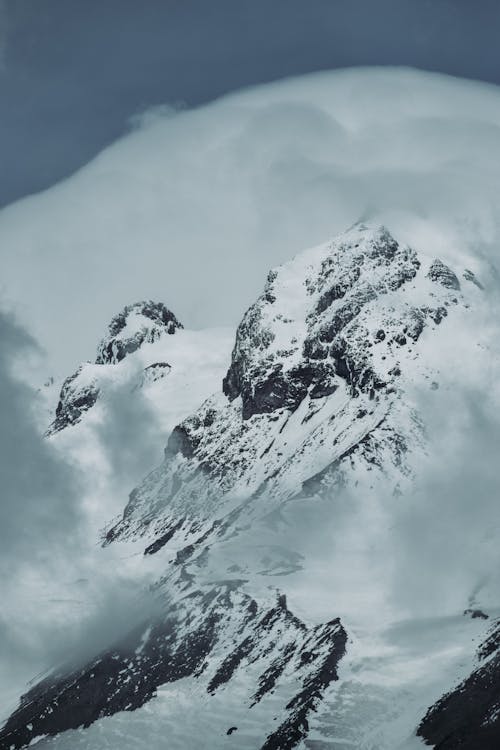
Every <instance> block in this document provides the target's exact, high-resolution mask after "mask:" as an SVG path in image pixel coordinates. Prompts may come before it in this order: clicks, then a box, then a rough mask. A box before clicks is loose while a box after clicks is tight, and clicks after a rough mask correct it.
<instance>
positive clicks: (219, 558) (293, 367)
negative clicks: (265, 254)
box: [0, 224, 499, 750]
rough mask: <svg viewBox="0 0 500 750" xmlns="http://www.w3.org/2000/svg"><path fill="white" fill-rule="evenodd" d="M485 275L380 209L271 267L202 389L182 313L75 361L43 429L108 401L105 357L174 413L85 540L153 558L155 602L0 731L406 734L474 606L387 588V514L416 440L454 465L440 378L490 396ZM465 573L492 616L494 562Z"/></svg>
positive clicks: (398, 553)
mask: <svg viewBox="0 0 500 750" xmlns="http://www.w3.org/2000/svg"><path fill="white" fill-rule="evenodd" d="M469 260H470V262H469ZM460 261H462V258H461V259H460ZM491 283H492V280H491V271H490V269H489V268H488V267H486V266H481V265H480V264H479V263H478V262H477V261H475V259H474V257H471V258H470V259H468V262H467V266H466V267H464V266H463V265H462V264H461V262H460V264H458V263H457V265H456V266H454V267H453V268H452V267H451V266H449V265H447V264H445V263H443V262H442V261H441V260H440V259H439V258H437V257H435V256H433V255H426V254H423V253H421V252H420V251H418V250H416V249H413V248H410V247H408V246H406V245H404V244H401V243H399V242H398V241H397V240H396V239H395V238H394V237H392V236H391V234H390V233H389V232H388V231H387V229H385V228H384V227H367V226H365V225H362V224H361V225H355V226H354V227H352V228H351V229H350V230H348V231H347V232H345V233H344V234H342V235H340V236H339V237H337V238H335V239H334V240H333V241H331V242H328V243H326V244H324V245H321V246H318V247H316V248H313V249H312V250H308V251H306V252H305V253H302V254H300V255H299V256H297V257H296V258H294V259H293V260H292V261H290V262H289V263H287V264H285V265H284V266H281V267H279V268H277V269H275V270H273V271H271V272H270V274H269V276H268V280H267V284H266V286H265V289H264V291H263V293H262V295H261V296H260V297H259V298H258V300H257V301H256V302H255V304H254V305H252V306H251V307H250V309H249V310H248V311H247V313H246V314H245V316H244V317H243V320H242V322H241V324H240V326H239V328H238V331H237V334H236V341H235V344H234V347H233V353H232V357H231V362H230V364H229V369H228V370H227V373H226V374H225V377H224V378H223V379H222V377H220V376H221V374H222V373H220V372H219V390H218V392H216V393H215V395H211V396H208V393H202V391H203V389H204V387H205V386H208V384H209V380H210V378H211V377H212V375H215V372H216V369H217V368H216V367H215V366H214V367H213V368H210V373H207V374H206V375H203V376H202V375H201V374H198V375H196V373H194V372H193V369H194V363H195V358H196V355H199V349H197V348H196V344H197V341H199V340H201V338H202V336H203V335H202V333H201V332H200V333H196V334H195V333H193V332H191V334H190V332H186V331H183V330H181V329H179V328H177V329H176V330H175V332H174V334H173V335H171V334H170V333H169V332H167V335H165V336H163V335H161V336H160V338H159V339H158V340H156V339H155V341H153V342H148V341H147V340H146V339H145V340H144V341H143V342H141V344H140V345H139V347H138V348H137V349H135V351H133V352H130V353H127V356H126V357H124V358H123V359H122V360H120V361H119V362H117V363H115V362H114V360H113V362H112V363H108V364H97V365H86V366H84V368H83V370H82V371H80V372H79V373H78V375H77V377H76V378H75V379H74V380H73V381H70V384H69V385H70V387H69V388H67V389H66V392H65V391H64V389H63V400H62V403H63V407H62V408H61V410H60V413H63V412H64V409H65V408H66V406H65V404H66V403H68V404H71V402H72V399H73V400H74V399H75V398H76V399H78V398H80V395H81V393H82V391H81V390H80V389H85V388H89V387H90V388H93V389H94V392H95V393H97V396H96V399H95V401H94V403H93V404H91V405H90V406H89V408H88V409H86V410H84V411H83V412H82V413H81V414H80V415H79V416H78V420H80V421H79V422H78V424H76V426H71V425H67V426H65V427H64V429H62V430H60V431H57V430H55V432H54V435H53V437H52V438H51V439H57V440H59V439H64V438H65V436H71V434H72V433H73V434H77V432H75V431H82V430H83V429H90V427H91V425H92V424H93V423H94V420H95V422H96V423H97V422H98V421H99V420H103V421H105V419H106V411H105V405H106V402H109V401H110V397H109V392H110V391H109V390H108V389H109V387H110V386H109V379H111V380H112V381H113V382H115V379H116V378H123V382H126V383H127V384H128V385H127V388H126V391H125V392H126V394H127V395H126V399H129V398H131V388H130V384H131V383H132V382H133V383H134V388H143V389H144V390H145V391H146V392H148V393H150V394H151V400H152V401H154V403H155V410H156V411H157V412H158V413H159V414H160V416H159V419H160V422H161V423H163V424H164V425H165V427H168V428H169V430H171V433H170V436H169V438H168V442H167V447H166V450H165V458H164V461H163V463H162V464H161V465H160V466H159V467H158V468H157V469H155V470H153V471H152V472H151V473H150V474H149V475H148V476H147V477H146V478H145V479H144V480H143V481H142V482H141V483H140V484H139V486H138V487H137V488H136V489H135V490H134V491H133V492H132V493H131V495H130V499H129V503H128V505H127V507H126V508H125V512H124V514H123V517H122V518H121V519H120V520H119V521H118V522H117V523H114V524H113V525H112V526H111V527H110V528H109V529H108V531H107V533H106V537H105V540H104V541H105V547H104V549H103V550H102V553H103V554H104V555H106V553H107V552H108V551H110V550H113V549H119V548H120V546H121V545H125V549H128V550H130V551H133V555H134V561H135V562H134V565H136V566H139V567H141V566H144V567H146V568H148V566H149V570H150V572H151V574H152V575H153V576H156V578H155V583H154V586H153V590H154V593H155V596H156V597H157V610H156V611H155V612H154V615H153V614H151V613H147V614H146V613H145V617H144V619H143V620H142V621H141V622H139V623H138V624H136V625H135V627H134V628H132V629H131V631H130V633H129V634H128V635H126V636H124V637H122V638H121V639H119V640H117V641H116V643H114V644H113V645H112V646H111V647H109V648H107V649H104V650H103V651H101V652H100V653H96V654H95V656H94V657H93V658H91V659H88V660H87V661H86V662H85V663H84V664H83V665H82V664H67V665H64V666H61V667H59V668H58V669H57V670H55V671H54V672H53V673H51V674H50V675H49V676H48V677H47V678H46V679H45V680H43V681H42V682H40V683H39V684H37V685H35V686H34V687H33V688H32V689H31V690H30V691H29V692H28V693H27V695H26V696H24V698H23V699H22V701H21V704H20V707H19V709H18V710H17V711H16V712H14V713H13V714H12V716H11V718H10V719H9V721H8V723H7V725H6V727H5V729H4V730H3V731H2V734H0V748H2V750H3V748H7V747H11V746H12V745H13V746H14V747H23V746H25V745H26V744H28V743H29V742H30V741H32V740H34V739H35V738H37V737H42V736H43V735H58V736H57V737H55V738H51V737H46V738H45V739H41V740H40V742H39V746H40V747H54V748H59V749H60V750H62V749H63V748H76V747H81V748H88V750H90V749H91V748H96V747H103V748H104V747H110V748H115V747H120V748H128V747H130V748H132V747H134V748H141V747H152V746H156V745H157V744H158V743H160V742H162V741H163V738H166V737H167V738H168V741H169V745H170V746H171V747H173V748H181V747H182V748H186V747H188V748H193V750H194V748H195V747H196V748H197V747H203V746H206V747H210V748H218V747H221V748H223V747H234V746H238V747H240V746H241V747H247V748H256V749H257V748H266V750H271V749H272V748H275V749H276V750H277V749H278V748H280V749H281V750H285V749H286V748H292V747H301V748H306V747H307V748H323V749H324V748H332V749H333V748H336V749H337V750H338V748H351V747H355V748H359V749H360V750H361V749H363V750H368V749H370V750H375V748H377V750H379V749H380V750H399V748H403V747H406V748H417V747H419V745H421V742H420V740H419V739H418V738H417V736H416V731H417V727H418V726H419V723H420V721H421V719H422V717H423V716H424V714H425V712H426V709H427V708H428V706H429V705H430V704H431V703H433V702H434V701H436V700H437V699H438V698H439V696H440V695H441V694H442V693H443V692H445V691H447V690H449V689H450V688H452V687H453V685H454V684H456V683H458V682H460V681H461V680H464V679H466V678H467V676H468V675H469V673H470V672H471V670H472V669H473V668H474V664H475V661H474V660H475V648H476V646H477V643H478V642H479V641H480V640H481V639H482V638H483V637H484V636H485V634H486V631H487V628H488V626H489V621H488V620H485V619H483V618H482V617H471V616H470V614H467V615H464V614H462V612H463V610H464V609H465V607H466V605H467V600H466V599H465V600H464V601H463V602H462V598H461V597H462V594H463V592H462V590H459V591H458V593H457V594H456V595H453V592H451V591H450V592H448V591H445V590H443V589H442V588H441V589H440V590H439V598H440V601H439V600H438V601H436V600H435V599H432V597H430V598H428V599H425V598H422V597H413V596H412V592H413V591H417V590H418V587H417V585H416V583H415V582H413V581H411V580H409V579H405V580H404V587H405V588H406V589H407V592H408V595H406V593H405V592H403V593H401V591H400V590H399V588H398V586H397V582H398V575H399V569H400V567H402V562H403V561H404V560H405V555H406V554H407V553H408V550H407V549H406V546H405V545H406V544H407V543H408V541H409V540H410V539H411V537H408V536H401V530H402V528H403V525H402V523H403V522H402V519H403V520H405V519H406V515H405V514H406V512H407V509H408V508H411V507H413V504H415V502H418V500H419V496H418V494H416V493H418V489H419V484H422V483H423V481H424V477H425V476H426V473H427V471H428V467H429V466H436V461H435V456H434V455H432V452H433V451H436V449H437V448H438V449H439V451H440V454H439V456H438V462H437V463H438V464H439V465H441V466H442V470H443V471H446V469H447V467H448V466H449V465H450V464H449V453H450V452H451V453H453V451H454V448H455V445H454V443H453V442H452V441H451V437H452V435H453V430H454V425H453V420H452V417H453V418H454V419H459V418H460V417H461V414H460V413H457V414H452V415H451V416H450V409H449V405H452V404H453V403H454V402H453V398H454V397H455V395H456V392H457V390H460V389H466V388H467V387H468V386H469V385H470V384H474V385H475V386H476V387H479V388H482V387H483V386H484V383H485V382H486V381H485V380H484V378H485V377H488V378H489V377H491V379H492V386H491V389H490V391H489V396H490V399H491V403H492V405H494V404H496V403H498V395H499V394H498V386H495V382H498V379H497V378H496V375H495V373H498V361H497V360H496V359H494V357H493V354H492V349H491V345H492V340H491V336H492V335H493V334H494V333H495V332H496V329H495V328H494V327H489V326H488V324H487V320H488V314H489V313H490V312H491V307H488V304H489V302H488V298H487V292H488V285H490V284H491ZM139 328H140V327H139ZM136 335H137V327H135V328H134V329H133V331H132V336H134V337H135V336H136ZM212 335H213V334H212ZM197 337H198V338H197ZM205 340H206V339H205ZM224 340H225V339H224ZM177 342H179V343H178V344H177ZM215 345H218V342H215ZM161 347H163V349H161ZM176 347H178V348H177V349H176ZM112 349H113V352H114V351H115V349H114V348H113V347H112ZM205 351H207V348H206V349H205ZM160 352H161V356H160ZM113 356H114V357H115V355H113ZM115 359H116V357H115ZM228 359H229V358H228ZM196 361H197V362H199V361H200V358H199V357H198V359H197V360H196ZM201 361H202V362H203V364H205V358H204V357H202V358H201ZM219 361H220V360H217V362H219ZM158 362H162V363H164V364H163V366H162V367H161V368H160V372H161V375H162V376H163V377H160V378H159V379H158V380H157V379H156V374H155V373H154V374H153V375H152V376H150V375H149V374H148V373H149V367H150V365H151V364H154V363H158ZM167 364H168V365H170V368H171V369H168V370H167V367H166V365H167ZM214 364H215V363H214ZM96 368H97V369H96ZM101 368H107V369H101ZM176 368H178V378H177V380H174V378H175V377H176V375H175V373H176ZM183 368H184V369H183ZM153 369H155V368H153ZM165 372H166V374H165ZM101 373H102V375H101ZM110 373H112V375H111V374H110ZM116 373H119V374H118V375H117V374H116ZM132 374H133V377H132ZM209 375H210V377H209ZM120 382H121V381H120ZM488 382H489V381H488ZM73 384H74V385H73ZM168 384H172V386H171V389H170V390H168V388H169V385H168ZM173 384H175V388H174V385H173ZM202 385H203V387H202ZM221 385H222V387H221ZM184 386H185V387H186V400H185V401H183V400H182V397H181V395H180V394H182V388H183V387H184ZM163 388H165V391H162V395H161V396H160V395H159V393H160V389H163ZM495 388H496V390H495ZM133 393H135V391H133ZM155 394H156V395H155ZM195 394H196V399H195ZM199 396H201V397H204V396H208V397H207V398H206V400H205V401H204V402H203V403H202V404H201V405H200V401H201V398H198V397H199ZM172 399H173V400H174V401H175V405H174V406H172V403H171V402H172ZM178 399H179V403H178ZM189 399H191V400H192V403H191V405H190V408H189V409H187V406H188V400H189ZM193 402H194V403H193ZM443 405H444V408H443ZM177 407H178V412H176V409H177ZM429 411H430V412H436V413H437V414H442V413H443V414H446V418H447V419H448V420H449V422H450V424H449V425H443V431H442V436H443V437H445V438H446V439H445V440H444V441H443V445H442V446H439V445H438V446H437V445H436V443H432V442H431V438H430V436H429V435H428V434H427V428H428V427H429V426H430V424H431V422H432V419H431V418H430V416H429ZM162 412H163V413H162ZM174 415H175V417H176V419H175V420H173V419H172V418H173V416H174ZM53 431H54V430H53ZM67 439H69V438H67ZM423 492H424V500H425V502H424V501H423V503H422V504H423V510H424V511H425V513H426V523H427V524H428V525H429V526H431V525H432V523H433V521H434V518H433V515H432V511H431V510H430V509H431V508H432V497H431V503H429V501H428V500H427V499H426V498H425V492H426V488H425V486H424V488H423ZM410 518H411V516H410ZM485 522H486V523H489V522H490V519H485ZM417 541H418V540H417ZM492 546H494V541H493V542H491V540H490V541H485V542H484V544H483V547H482V552H483V554H485V555H486V556H488V555H489V554H490V552H491V548H492ZM401 547H403V549H401ZM103 559H104V558H103ZM438 573H439V571H436V578H439V575H438ZM443 583H444V584H445V583H446V581H443ZM476 583H477V582H476V581H471V588H473V587H474V586H475V589H474V590H475V591H476V594H477V596H476V599H477V600H478V601H477V602H475V603H479V604H480V605H481V607H483V608H486V609H487V615H489V616H490V617H493V616H496V615H498V614H499V613H498V611H497V610H496V609H495V601H496V602H498V598H496V599H495V597H497V595H498V590H497V588H495V582H494V581H491V582H488V583H487V584H486V583H484V584H481V586H476ZM467 585H468V582H467ZM425 586H426V587H428V588H429V589H432V588H433V587H432V582H431V581H426V582H425ZM497 606H498V605H497ZM181 717H182V720H181ZM497 718H498V717H497V716H496V714H495V713H494V711H493V712H491V711H490V713H489V715H488V719H489V721H490V723H491V722H496V721H497ZM82 725H83V726H85V727H88V728H86V729H84V730H81V729H79V727H81V726H82ZM495 731H496V729H495ZM422 733H423V732H422ZM424 736H427V735H425V734H424ZM155 743H156V744H155ZM443 747H446V745H444V746H443ZM450 747H454V746H453V745H451V746H450ZM485 747H486V746H485Z"/></svg>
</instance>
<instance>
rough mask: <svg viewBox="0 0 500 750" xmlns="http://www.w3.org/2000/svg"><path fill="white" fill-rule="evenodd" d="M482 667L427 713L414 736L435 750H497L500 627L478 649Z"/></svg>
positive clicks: (498, 736) (499, 625)
mask: <svg viewBox="0 0 500 750" xmlns="http://www.w3.org/2000/svg"><path fill="white" fill-rule="evenodd" d="M478 655H479V658H480V659H481V660H482V662H483V663H482V664H481V665H480V666H479V667H478V668H477V669H476V670H474V672H472V674H471V675H470V676H469V677H468V678H467V679H466V680H464V681H463V682H462V683H460V685H458V687H456V688H455V689H454V690H452V691H451V692H450V693H448V694H447V695H445V696H443V698H441V699H440V700H439V701H438V702H437V703H436V704H435V705H434V706H432V708H430V709H429V711H428V712H427V714H426V716H425V717H424V719H423V720H422V722H421V724H420V726H419V728H418V732H417V734H418V735H419V736H420V737H422V738H423V739H424V740H425V741H426V744H428V745H432V746H433V747H434V748H435V750H456V749H458V748H460V750H479V748H480V749H481V750H497V748H498V747H499V742H500V623H498V622H497V624H496V626H495V627H494V628H493V630H492V632H491V634H490V636H489V637H488V638H487V640H486V641H485V643H483V644H482V646H481V647H480V648H479V652H478Z"/></svg>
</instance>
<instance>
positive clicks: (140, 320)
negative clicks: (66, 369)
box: [47, 301, 183, 435]
mask: <svg viewBox="0 0 500 750" xmlns="http://www.w3.org/2000/svg"><path fill="white" fill-rule="evenodd" d="M182 327H183V326H182V324H181V323H179V321H178V320H177V318H176V317H175V315H174V314H173V313H172V312H170V310H169V309H168V308H167V307H165V305H164V304H163V303H161V302H151V301H149V302H136V303H135V304H133V305H127V307H125V308H124V309H123V310H122V311H121V312H120V313H119V314H118V315H116V316H115V317H114V318H113V320H112V321H111V323H110V324H109V327H108V334H107V336H106V337H105V338H104V339H102V341H101V342H100V344H99V346H98V350H97V359H96V361H95V364H94V365H92V364H91V363H86V364H83V365H81V366H80V367H79V368H78V370H77V371H76V372H75V373H73V375H70V377H68V378H66V380H65V381H64V383H63V386H62V388H61V393H60V396H59V402H58V404H57V409H56V416H55V419H54V421H53V422H52V424H51V425H50V427H49V429H48V431H47V434H49V435H51V434H53V433H55V432H59V431H60V430H62V429H64V428H66V427H69V426H71V425H75V424H77V423H78V422H79V421H80V420H81V418H82V416H83V415H84V413H85V412H87V411H89V409H91V408H92V407H93V406H94V405H95V404H96V402H97V400H98V398H99V394H100V391H101V387H100V381H101V380H102V375H103V373H104V371H103V369H101V368H103V367H104V366H106V365H108V366H109V365H111V366H113V365H116V364H118V363H119V362H122V361H123V360H124V359H125V357H127V355H130V354H133V353H134V352H136V351H137V350H138V349H140V347H141V346H142V345H143V344H146V343H149V344H152V343H154V342H155V341H158V340H159V339H160V337H161V336H163V335H166V334H170V335H171V334H173V333H175V332H176V331H177V330H179V329H181V328H182ZM96 365H97V366H98V367H96ZM170 369H171V367H170V365H169V364H168V363H167V362H155V363H153V364H151V365H148V366H147V367H146V368H145V369H144V372H143V375H142V378H141V380H140V385H141V386H142V385H146V384H149V383H152V382H155V381H157V380H160V379H161V378H162V377H164V376H165V375H166V374H167V373H168V372H169V370H170Z"/></svg>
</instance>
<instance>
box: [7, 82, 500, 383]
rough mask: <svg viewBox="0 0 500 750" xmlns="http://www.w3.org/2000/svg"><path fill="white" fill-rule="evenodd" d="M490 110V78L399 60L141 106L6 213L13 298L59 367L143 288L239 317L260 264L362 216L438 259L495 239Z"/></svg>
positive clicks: (179, 309) (224, 318)
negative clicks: (404, 65) (114, 134)
mask: <svg viewBox="0 0 500 750" xmlns="http://www.w3.org/2000/svg"><path fill="white" fill-rule="evenodd" d="M498 122H500V95H499V93H498V90H497V88H496V87H494V86H490V85H487V84H481V83H473V82H469V81H462V80H459V79H454V78H451V77H446V76H442V75H437V74H430V73H421V72H417V71H414V70H407V69H377V68H371V69H351V70H345V71H336V72H328V73H320V74H314V75H310V76H305V77H302V78H297V79H290V80H288V81H284V82H280V83H276V84H271V85H268V86H265V87H258V88H255V89H249V90H248V91H244V92H242V93H238V94H234V95H231V96H227V97H225V98H222V99H220V100H218V101H216V102H214V103H212V104H209V105H206V106H204V107H201V108H199V109H196V110H192V111H175V110H172V108H170V109H169V108H167V109H165V108H161V107H160V108H158V109H156V110H151V111H149V112H148V113H147V114H146V115H145V116H143V117H137V118H136V119H135V121H134V128H135V129H134V130H133V132H131V133H130V134H129V135H127V136H126V137H124V138H122V139H121V140H119V141H118V142H116V143H115V144H114V145H112V146H110V147H109V148H107V149H105V150H104V151H103V152H102V153H101V154H100V155H99V156H97V157H96V158H95V159H94V160H93V161H92V162H91V163H90V164H88V165H87V166H85V167H84V168H82V169H81V170H80V171H79V172H78V173H77V174H75V175H74V176H73V177H71V178H69V179H68V180H66V181H64V182H62V183H60V184H59V185H57V186H55V187H53V188H50V189H49V190H47V191H46V192H44V193H41V194H39V195H35V196H33V197H30V198H27V199H24V200H22V201H20V202H18V203H17V204H14V205H13V206H10V207H8V208H6V209H4V210H3V211H2V212H1V213H0V243H1V246H2V253H3V289H4V293H5V296H6V299H7V301H8V302H9V305H10V307H11V308H12V309H15V310H16V311H17V314H18V315H19V316H20V318H21V320H22V321H23V322H24V323H26V324H28V325H31V326H32V327H33V332H34V334H35V335H36V337H37V338H38V339H39V340H40V342H41V343H42V344H43V346H44V347H45V348H46V349H47V351H48V352H49V355H50V361H51V363H52V364H51V367H52V369H53V372H48V373H47V374H52V375H53V374H57V375H59V376H63V375H66V374H68V372H71V371H73V370H74V369H75V367H76V366H77V365H78V364H79V362H81V361H82V359H90V358H92V356H93V351H94V347H95V342H96V341H97V340H98V339H99V338H100V336H101V335H102V321H106V320H109V319H110V318H111V317H112V316H113V315H114V314H116V312H117V310H119V309H121V308H122V307H123V306H124V305H125V304H128V303H130V302H131V301H134V300H137V299H141V298H152V299H159V300H162V301H164V302H165V303H166V304H167V306H168V307H170V308H171V309H172V310H173V312H174V313H175V314H176V315H177V316H178V317H179V319H181V320H182V321H183V322H184V324H185V326H186V327H188V328H190V327H194V328H197V327H205V326H210V325H222V324H224V325H225V324H228V325H236V324H237V323H238V322H239V319H240V317H241V314H242V312H243V311H244V309H245V308H246V307H247V306H248V305H249V304H250V303H251V302H252V301H253V299H254V298H255V296H256V294H257V293H258V292H259V290H260V289H261V287H262V283H263V280H264V279H265V275H266V273H267V271H268V269H269V267H271V266H273V265H275V264H277V263H279V262H282V261H284V260H286V259H288V258H290V257H291V256H292V255H294V254H295V253H296V252H298V251H300V250H302V249H303V248H305V247H308V246H311V245H314V244H316V243H319V242H323V241H325V240H326V239H328V238H329V237H331V236H333V235H335V234H336V233H338V232H340V231H343V230H344V229H345V228H346V227H347V226H350V225H351V224H352V223H353V222H355V221H357V220H359V219H364V220H373V221H374V222H379V221H380V222H382V223H385V224H386V225H387V226H388V227H389V228H390V230H391V232H392V233H393V234H395V235H396V236H397V238H398V239H401V240H403V241H406V240H409V241H410V242H411V244H414V245H415V246H417V247H419V248H420V249H421V250H423V251H424V252H425V251H429V252H433V253H434V255H439V256H440V257H443V260H444V261H446V259H447V257H452V258H453V259H457V258H458V257H459V256H460V255H466V256H470V253H471V250H472V251H473V253H474V254H475V255H478V256H479V255H481V254H482V255H483V256H484V255H485V256H487V257H488V256H491V255H495V254H496V253H497V249H496V248H497V247H498V241H499V231H498V218H497V217H498V215H499V212H498V202H499V200H500V199H499V197H498V196H499V195H500V189H499V188H500V185H499V182H500V177H499V175H498V170H497V169H496V167H495V165H496V163H497V162H498V160H499V157H500V127H499V126H498ZM476 262H477V261H476ZM472 270H474V268H473V269H472ZM48 299H50V300H51V303H50V304H46V301H47V300H48ZM62 311H64V314H61V313H62Z"/></svg>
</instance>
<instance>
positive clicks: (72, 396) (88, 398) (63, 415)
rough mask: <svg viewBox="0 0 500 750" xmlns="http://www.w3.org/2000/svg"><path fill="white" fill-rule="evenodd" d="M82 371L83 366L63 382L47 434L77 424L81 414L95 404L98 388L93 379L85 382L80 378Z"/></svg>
mask: <svg viewBox="0 0 500 750" xmlns="http://www.w3.org/2000/svg"><path fill="white" fill-rule="evenodd" d="M83 369H84V366H83V365H82V366H81V367H79V368H78V370H77V371H76V372H75V373H73V375H70V376H69V378H66V380H65V381H64V383H63V386H62V388H61V393H60V395H59V402H58V404H57V408H56V416H55V419H54V421H53V422H52V424H51V425H50V427H49V430H48V433H49V434H52V433H54V432H59V430H63V429H64V428H65V427H70V426H71V425H74V424H77V423H78V422H79V421H80V419H81V418H82V415H83V413H84V412H86V411H88V410H89V409H91V408H92V407H93V406H94V404H95V403H96V401H97V399H98V397H99V388H98V387H97V384H96V381H95V379H93V378H92V379H90V380H87V382H85V380H84V379H83V378H82V377H81V376H82V373H83Z"/></svg>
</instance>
